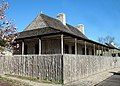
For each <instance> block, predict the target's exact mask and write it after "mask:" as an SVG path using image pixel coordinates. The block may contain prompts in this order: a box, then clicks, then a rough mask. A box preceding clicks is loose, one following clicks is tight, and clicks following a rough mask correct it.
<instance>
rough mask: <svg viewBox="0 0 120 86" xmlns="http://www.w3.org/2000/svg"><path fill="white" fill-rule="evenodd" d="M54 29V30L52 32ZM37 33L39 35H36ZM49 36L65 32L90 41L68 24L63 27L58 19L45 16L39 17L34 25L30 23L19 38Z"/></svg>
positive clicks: (34, 21) (33, 22)
mask: <svg viewBox="0 0 120 86" xmlns="http://www.w3.org/2000/svg"><path fill="white" fill-rule="evenodd" d="M51 29H52V30H51ZM36 32H37V33H36ZM43 32H44V33H45V34H47V33H48V34H49V33H52V32H53V33H55V32H56V33H58V32H65V33H69V34H72V35H76V36H78V37H81V38H84V39H88V38H87V37H86V36H85V35H84V34H83V33H82V32H80V31H79V30H78V29H77V28H75V27H73V26H71V25H69V24H66V25H63V23H62V22H61V21H59V20H58V19H55V18H52V17H49V16H47V15H45V14H40V15H38V16H37V17H36V18H35V19H34V20H33V21H32V23H30V24H29V25H28V26H27V27H26V28H25V29H24V31H23V32H20V33H19V36H18V38H17V39H19V38H25V37H30V36H35V35H36V36H37V35H42V34H44V33H43Z"/></svg>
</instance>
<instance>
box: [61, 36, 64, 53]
mask: <svg viewBox="0 0 120 86" xmlns="http://www.w3.org/2000/svg"><path fill="white" fill-rule="evenodd" d="M63 49H64V48H63V34H62V35H61V54H62V55H63V54H64V52H63Z"/></svg>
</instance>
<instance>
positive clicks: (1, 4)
mask: <svg viewBox="0 0 120 86" xmlns="http://www.w3.org/2000/svg"><path fill="white" fill-rule="evenodd" d="M8 8H9V4H8V3H7V2H5V1H4V0H0V42H2V44H3V42H4V46H6V47H8V48H11V43H12V42H13V41H14V39H15V37H16V35H15V34H16V33H17V30H16V27H15V25H14V24H13V22H12V21H9V20H8V19H7V16H6V10H7V9H8ZM0 46H2V45H0Z"/></svg>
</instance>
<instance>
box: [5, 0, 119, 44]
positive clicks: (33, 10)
mask: <svg viewBox="0 0 120 86" xmlns="http://www.w3.org/2000/svg"><path fill="white" fill-rule="evenodd" d="M6 1H8V2H9V4H10V8H9V10H8V11H7V12H6V13H7V16H8V18H9V19H14V20H15V21H14V23H15V24H16V26H17V27H18V31H22V30H24V28H25V27H26V26H27V25H28V24H29V23H31V21H32V20H33V19H34V18H35V17H36V16H37V15H38V14H39V13H40V12H41V11H42V12H43V13H44V14H46V15H49V16H51V17H54V18H56V15H57V14H58V13H61V12H63V13H65V14H66V18H67V22H68V23H69V24H71V25H73V26H76V25H78V24H81V23H82V24H84V25H85V34H86V35H87V37H88V38H90V39H92V40H96V41H97V40H98V37H105V36H107V35H110V36H112V37H115V40H116V42H117V43H118V44H119V45H120V38H119V37H120V6H119V5H120V0H6Z"/></svg>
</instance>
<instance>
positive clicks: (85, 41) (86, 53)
mask: <svg viewBox="0 0 120 86" xmlns="http://www.w3.org/2000/svg"><path fill="white" fill-rule="evenodd" d="M86 54H87V53H86V41H85V55H86Z"/></svg>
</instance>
